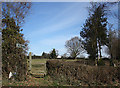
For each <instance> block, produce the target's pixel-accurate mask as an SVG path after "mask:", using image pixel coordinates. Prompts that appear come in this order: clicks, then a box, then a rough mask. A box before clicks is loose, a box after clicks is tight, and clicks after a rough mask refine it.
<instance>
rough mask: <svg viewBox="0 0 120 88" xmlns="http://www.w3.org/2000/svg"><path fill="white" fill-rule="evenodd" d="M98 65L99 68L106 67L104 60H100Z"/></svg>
mask: <svg viewBox="0 0 120 88" xmlns="http://www.w3.org/2000/svg"><path fill="white" fill-rule="evenodd" d="M97 65H98V66H104V65H105V62H104V61H103V60H102V59H100V60H99V61H98V62H97Z"/></svg>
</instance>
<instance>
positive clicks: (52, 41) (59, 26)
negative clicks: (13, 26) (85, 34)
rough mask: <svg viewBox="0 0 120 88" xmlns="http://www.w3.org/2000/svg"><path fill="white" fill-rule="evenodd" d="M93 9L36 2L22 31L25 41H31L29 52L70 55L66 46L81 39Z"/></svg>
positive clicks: (78, 4)
mask: <svg viewBox="0 0 120 88" xmlns="http://www.w3.org/2000/svg"><path fill="white" fill-rule="evenodd" d="M89 5H90V4H89V2H76V3H73V2H33V3H32V8H31V10H30V14H29V15H28V16H27V17H26V18H25V24H24V25H23V27H22V28H23V34H24V35H25V36H24V37H25V39H27V40H29V41H30V43H29V52H32V53H33V54H35V55H41V54H42V53H43V52H46V53H49V52H50V51H51V50H52V49H53V48H55V49H57V50H58V53H59V55H62V54H64V53H66V49H65V42H66V41H67V40H69V39H71V38H72V37H75V36H78V37H80V30H81V29H82V27H81V26H83V23H84V22H85V20H86V18H87V17H88V11H87V9H86V7H87V6H89ZM110 19H111V18H110ZM111 22H113V20H112V19H111Z"/></svg>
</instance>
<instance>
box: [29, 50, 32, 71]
mask: <svg viewBox="0 0 120 88" xmlns="http://www.w3.org/2000/svg"><path fill="white" fill-rule="evenodd" d="M31 63H32V55H31V52H30V53H29V71H31V67H32V66H31Z"/></svg>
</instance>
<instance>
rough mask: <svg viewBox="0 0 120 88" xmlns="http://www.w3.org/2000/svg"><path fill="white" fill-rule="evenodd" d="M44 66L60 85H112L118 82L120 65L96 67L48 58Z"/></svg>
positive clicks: (119, 79)
mask: <svg viewBox="0 0 120 88" xmlns="http://www.w3.org/2000/svg"><path fill="white" fill-rule="evenodd" d="M46 66H47V74H48V75H49V76H51V78H52V79H53V80H56V81H58V82H59V84H62V85H63V84H69V85H76V86H80V85H105V84H106V85H108V84H109V85H112V84H113V83H115V82H120V75H119V74H120V67H116V68H114V67H112V66H98V67H97V66H90V65H85V64H80V63H78V62H73V61H67V62H64V61H61V60H48V61H47V63H46Z"/></svg>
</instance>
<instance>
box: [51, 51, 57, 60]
mask: <svg viewBox="0 0 120 88" xmlns="http://www.w3.org/2000/svg"><path fill="white" fill-rule="evenodd" d="M57 56H58V52H57V50H55V49H53V50H52V51H51V53H50V59H56V58H57Z"/></svg>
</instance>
